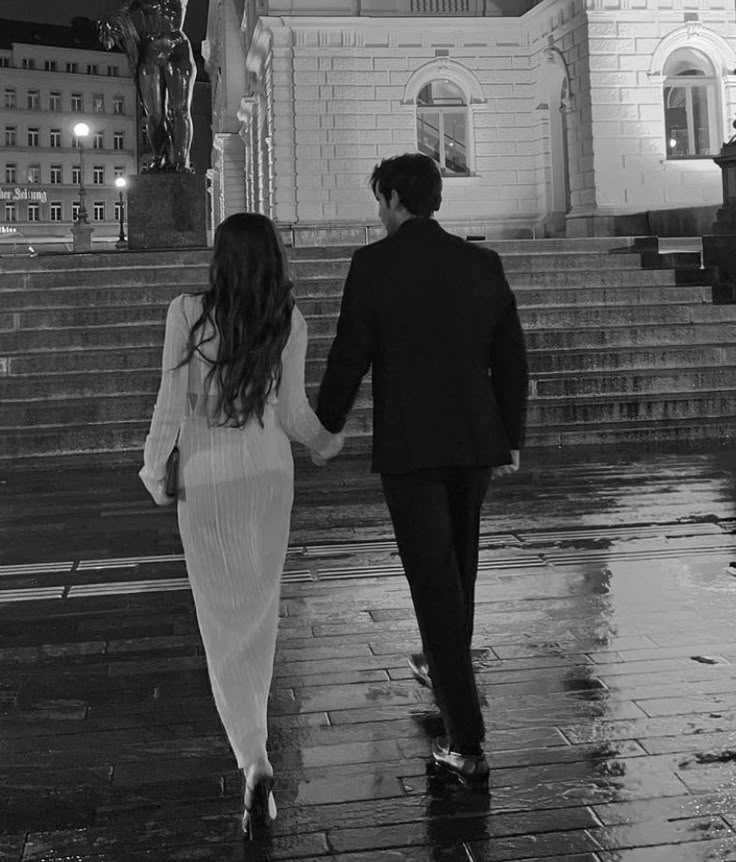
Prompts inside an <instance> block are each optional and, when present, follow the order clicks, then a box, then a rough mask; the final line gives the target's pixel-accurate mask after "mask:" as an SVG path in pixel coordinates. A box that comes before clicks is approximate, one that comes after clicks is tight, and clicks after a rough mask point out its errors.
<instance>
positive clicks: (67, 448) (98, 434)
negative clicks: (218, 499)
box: [0, 414, 736, 470]
mask: <svg viewBox="0 0 736 862" xmlns="http://www.w3.org/2000/svg"><path fill="white" fill-rule="evenodd" d="M351 424H352V423H351ZM734 427H736V414H730V415H729V414H723V415H721V416H718V417H715V418H701V417H698V418H695V419H684V418H681V419H678V421H677V422H674V423H666V424H663V423H662V422H659V421H632V422H619V423H617V424H616V425H615V426H605V425H602V426H586V425H584V424H583V425H580V424H577V423H576V424H573V425H558V426H556V427H541V428H530V429H529V430H528V432H527V436H526V442H525V446H527V447H532V446H540V447H548V446H549V447H570V446H576V445H586V444H587V445H606V444H610V445H623V444H632V445H636V444H641V445H660V444H667V443H682V444H683V445H684V444H689V443H696V442H699V441H713V440H722V441H726V440H731V439H733V434H734ZM147 430H148V421H140V422H128V423H118V424H107V425H99V426H96V425H72V426H59V425H56V426H48V427H45V428H30V429H25V428H24V429H20V430H11V431H8V432H4V434H3V447H2V449H0V463H1V462H2V461H6V460H7V461H13V462H15V463H25V462H29V463H30V462H33V461H35V460H36V459H45V458H48V457H54V456H63V455H69V456H75V457H76V458H80V459H84V457H85V455H87V454H89V455H97V454H103V453H110V454H115V455H116V456H121V455H128V456H129V457H130V460H131V463H132V464H133V465H134V466H133V467H132V469H134V470H137V469H138V465H139V464H141V463H142V455H143V441H144V439H145V435H146V432H147ZM294 450H295V454H297V455H303V454H304V452H305V450H304V449H303V448H302V447H301V446H299V445H298V444H296V445H295V447H294ZM346 450H347V451H369V450H370V433H369V431H368V430H361V429H358V428H356V427H355V426H353V429H352V434H351V436H350V437H349V438H348V442H347V445H346ZM522 459H523V455H522ZM522 469H523V460H522Z"/></svg>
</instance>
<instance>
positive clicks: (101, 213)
mask: <svg viewBox="0 0 736 862" xmlns="http://www.w3.org/2000/svg"><path fill="white" fill-rule="evenodd" d="M93 212H94V220H95V221H105V202H104V201H95V205H94V210H93Z"/></svg>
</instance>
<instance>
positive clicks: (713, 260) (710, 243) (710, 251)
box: [703, 122, 736, 303]
mask: <svg viewBox="0 0 736 862" xmlns="http://www.w3.org/2000/svg"><path fill="white" fill-rule="evenodd" d="M734 128H736V122H735V123H734ZM734 137H736V136H734ZM713 161H714V162H715V163H716V164H717V165H718V167H719V168H720V169H721V171H722V175H723V206H722V207H721V209H719V210H718V213H717V215H716V221H715V222H714V224H713V234H712V235H709V236H704V237H703V264H704V265H705V266H708V267H712V268H713V271H714V276H715V277H714V283H713V301H714V302H717V303H718V302H721V303H734V302H736V141H734V140H733V139H732V140H730V141H729V142H728V143H727V144H724V145H723V147H722V148H721V152H720V154H719V155H718V156H716V157H715V158H714V159H713Z"/></svg>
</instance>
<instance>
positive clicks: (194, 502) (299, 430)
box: [139, 294, 339, 768]
mask: <svg viewBox="0 0 736 862" xmlns="http://www.w3.org/2000/svg"><path fill="white" fill-rule="evenodd" d="M201 310H202V300H201V297H198V296H191V295H187V294H184V295H182V296H178V297H177V298H176V299H174V300H173V301H172V303H171V305H170V306H169V311H168V315H167V319H166V335H165V339H164V353H163V370H162V376H161V386H160V389H159V393H158V398H157V399H156V406H155V408H154V411H153V418H152V420H151V428H150V431H149V433H148V436H147V438H146V444H145V450H144V466H143V469H142V470H141V471H140V474H139V475H140V477H141V479H142V481H143V483H144V484H145V485H146V487H147V488H148V490H149V491H150V492H151V494H152V495H153V496H154V498H155V497H156V496H157V495H159V496H160V495H161V494H162V490H163V483H164V474H165V469H166V461H167V458H168V456H169V453H170V452H171V450H172V448H173V446H174V443H175V441H176V435H177V433H179V449H180V458H181V460H180V479H179V484H180V489H181V493H180V498H179V500H178V518H179V530H180V533H181V540H182V544H183V546H184V556H185V558H186V566H187V572H188V574H189V579H190V582H191V587H192V593H193V596H194V603H195V606H196V609H197V619H198V622H199V627H200V631H201V635H202V641H203V643H204V648H205V652H206V655H207V668H208V671H209V676H210V681H211V684H212V691H213V694H214V697H215V703H216V705H217V709H218V711H219V713H220V718H221V719H222V723H223V725H224V727H225V731H226V733H227V735H228V739H229V740H230V745H231V746H232V749H233V751H234V753H235V756H236V758H237V762H238V766H239V767H240V768H247V767H248V766H249V765H250V764H253V763H256V762H257V761H259V760H261V759H263V758H265V757H266V738H267V730H266V704H267V700H268V692H269V688H270V685H271V676H272V672H273V660H274V652H275V646H276V630H277V625H278V608H279V593H280V580H281V572H282V569H283V565H284V560H285V557H286V548H287V543H288V538H289V525H290V517H291V507H292V502H293V496H294V464H293V460H292V454H291V446H290V443H289V438H291V439H293V440H297V441H299V442H300V443H303V444H304V445H305V446H307V447H309V448H310V449H311V450H312V451H314V452H316V453H317V454H319V455H321V456H323V457H330V456H331V455H333V454H334V453H335V451H336V450H337V449H338V448H339V443H338V438H337V437H336V436H335V435H332V434H330V433H329V432H328V431H326V430H325V429H324V428H323V427H322V425H321V423H320V421H319V420H318V419H317V416H316V415H315V414H314V412H313V411H312V409H311V407H310V406H309V402H308V401H307V396H306V393H305V391H304V363H305V357H306V350H307V324H306V322H305V320H304V317H303V316H302V314H301V312H300V311H299V310H298V309H297V308H296V307H295V308H294V310H293V313H292V317H291V333H290V335H289V339H288V342H287V344H286V347H285V348H284V351H283V354H282V361H283V377H282V380H281V386H280V388H279V392H278V394H277V395H275V394H272V395H271V396H269V399H268V403H267V405H266V409H265V412H264V415H263V425H264V427H263V428H261V426H260V425H259V423H258V421H257V420H255V419H253V420H251V421H250V422H248V424H247V425H246V426H245V427H244V428H242V429H239V428H224V427H221V426H218V425H217V424H215V423H214V422H213V421H211V415H212V413H211V411H212V410H213V409H214V405H215V402H216V391H214V390H213V391H206V389H205V378H206V375H207V372H208V370H209V365H208V364H207V363H206V361H205V360H203V359H202V358H201V357H199V356H198V355H197V354H196V353H195V356H194V357H193V359H192V361H191V362H190V363H188V364H187V365H185V366H183V367H181V368H178V369H177V368H175V366H176V365H177V364H178V363H179V362H180V361H181V359H182V358H183V357H184V356H185V355H186V344H187V338H188V336H189V332H190V329H191V326H192V323H194V321H196V320H197V318H198V317H199V316H200V314H201ZM216 349H217V341H216V340H215V341H212V342H209V344H207V345H205V347H204V348H203V350H204V352H205V354H206V355H209V356H213V355H215V352H216ZM212 385H213V386H214V385H215V384H214V383H213V384H212Z"/></svg>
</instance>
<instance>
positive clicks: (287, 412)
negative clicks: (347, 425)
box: [276, 306, 341, 458]
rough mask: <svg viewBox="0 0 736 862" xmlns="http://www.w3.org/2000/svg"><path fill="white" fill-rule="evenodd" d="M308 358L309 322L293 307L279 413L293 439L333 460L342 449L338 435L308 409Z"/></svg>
mask: <svg viewBox="0 0 736 862" xmlns="http://www.w3.org/2000/svg"><path fill="white" fill-rule="evenodd" d="M306 357H307V322H306V320H304V317H303V316H302V313H301V312H300V311H299V309H298V308H297V307H296V306H294V309H293V311H292V314H291V334H290V335H289V340H288V342H287V344H286V347H285V348H284V353H283V359H282V363H283V371H282V376H281V385H280V386H279V392H278V403H277V405H276V412H277V415H278V419H279V422H280V424H281V427H282V428H283V429H284V431H285V432H286V433H287V434H288V436H289V437H290V438H291V439H292V440H297V441H298V442H299V443H303V444H304V445H305V446H307V447H308V448H309V449H311V450H312V451H313V452H316V453H317V455H319V456H320V457H322V458H331V457H332V456H333V455H334V454H336V452H337V451H339V449H340V447H341V440H340V438H339V436H338V435H336V434H330V432H329V431H327V429H326V428H324V427H323V425H322V423H321V422H320V421H319V419H318V418H317V415H316V413H315V412H314V410H312V408H311V407H310V406H309V401H308V400H307V393H306V391H305V387H304V365H305V362H306Z"/></svg>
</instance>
